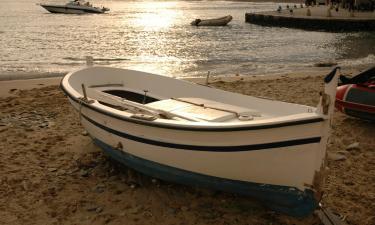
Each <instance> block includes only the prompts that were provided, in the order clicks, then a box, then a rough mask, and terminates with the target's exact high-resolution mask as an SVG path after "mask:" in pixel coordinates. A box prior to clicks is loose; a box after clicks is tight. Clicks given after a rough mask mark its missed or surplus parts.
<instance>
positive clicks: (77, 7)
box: [39, 0, 109, 14]
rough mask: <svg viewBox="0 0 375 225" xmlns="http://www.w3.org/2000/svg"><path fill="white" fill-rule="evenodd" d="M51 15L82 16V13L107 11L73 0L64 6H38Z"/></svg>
mask: <svg viewBox="0 0 375 225" xmlns="http://www.w3.org/2000/svg"><path fill="white" fill-rule="evenodd" d="M39 5H40V6H42V7H43V8H45V9H46V10H47V11H49V12H51V13H64V14H84V13H105V12H107V11H109V8H106V7H101V8H99V7H95V6H93V5H92V4H91V3H90V2H85V1H83V0H74V1H70V2H68V3H66V4H65V5H56V4H39Z"/></svg>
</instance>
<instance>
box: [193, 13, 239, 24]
mask: <svg viewBox="0 0 375 225" xmlns="http://www.w3.org/2000/svg"><path fill="white" fill-rule="evenodd" d="M232 19H233V17H232V16H231V15H228V16H224V17H220V18H215V19H195V20H193V21H192V22H191V23H190V24H191V25H193V26H226V25H227V24H228V23H229V22H230V21H232Z"/></svg>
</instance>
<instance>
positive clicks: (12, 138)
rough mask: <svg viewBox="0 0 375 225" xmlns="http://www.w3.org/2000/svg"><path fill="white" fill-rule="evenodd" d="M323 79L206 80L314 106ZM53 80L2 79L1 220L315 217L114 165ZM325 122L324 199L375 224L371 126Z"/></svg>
mask: <svg viewBox="0 0 375 225" xmlns="http://www.w3.org/2000/svg"><path fill="white" fill-rule="evenodd" d="M327 72H328V70H327ZM322 77H323V76H320V75H316V74H309V75H306V74H284V75H279V76H272V77H260V78H259V77H255V78H254V77H241V76H234V77H231V78H225V79H224V78H215V79H214V78H213V79H211V80H210V86H212V87H214V88H220V89H224V90H228V91H232V92H239V93H242V94H246V95H253V96H260V97H266V98H271V99H276V100H281V101H288V102H294V103H299V104H306V105H311V106H315V105H316V104H317V102H318V98H319V91H320V90H321V89H322V85H323V84H322V80H323V79H322ZM202 80H204V79H192V81H195V82H202ZM59 81H60V78H49V79H35V80H24V81H1V82H0V109H1V110H0V140H1V142H0V149H1V151H0V224H14V225H17V224H46V225H47V224H93V225H96V224H181V225H182V224H217V225H221V224H222V225H224V224H319V220H318V218H317V217H316V216H314V215H311V216H309V217H307V218H304V219H295V218H291V217H288V216H285V215H281V214H278V213H275V212H272V211H270V210H268V209H266V208H264V207H262V206H261V205H260V204H259V203H257V202H254V201H253V200H252V199H250V198H247V197H242V196H236V195H232V194H228V193H222V192H217V191H213V190H206V189H200V188H194V187H187V186H182V185H177V184H172V183H167V182H163V181H160V180H156V179H153V178H151V177H147V176H144V175H141V174H139V173H137V172H135V171H133V170H131V169H127V168H124V167H121V166H119V165H117V164H116V163H114V162H112V161H110V160H109V159H108V158H107V157H106V156H105V155H104V154H103V153H102V152H101V151H100V149H99V148H97V147H96V146H95V145H93V143H92V141H91V139H90V138H89V137H88V136H87V133H86V132H85V131H84V129H83V127H82V126H81V124H80V121H79V116H78V114H77V113H76V112H75V111H74V110H73V108H72V107H71V105H70V103H69V102H68V100H67V98H66V97H65V96H64V95H63V93H62V91H61V90H60V89H59V87H58V84H59ZM332 127H333V131H332V136H331V139H330V143H329V145H328V156H329V161H328V167H329V175H328V178H327V182H326V184H325V186H324V197H323V201H322V203H323V205H324V206H326V207H328V208H330V209H332V211H334V212H337V213H339V215H340V216H341V218H342V219H343V220H344V221H345V222H346V223H347V224H356V225H371V224H375V215H374V212H375V138H374V128H375V124H373V123H369V122H365V121H362V120H359V119H355V118H350V117H348V116H346V115H344V114H342V113H340V112H335V115H334V122H333V125H332Z"/></svg>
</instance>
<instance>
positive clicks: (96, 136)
mask: <svg viewBox="0 0 375 225" xmlns="http://www.w3.org/2000/svg"><path fill="white" fill-rule="evenodd" d="M335 72H336V71H333V72H331V73H330V74H329V76H327V78H326V82H327V84H326V85H325V91H324V93H323V95H322V97H321V101H320V103H319V105H318V107H317V108H315V107H310V106H304V105H298V104H291V103H285V102H280V101H273V100H267V99H261V98H256V97H251V96H245V95H241V94H236V93H231V92H226V91H223V90H217V89H214V88H210V87H206V86H201V85H196V84H192V83H189V82H186V81H181V80H177V79H173V78H169V77H165V76H159V75H154V74H149V73H144V72H139V71H132V70H125V69H117V68H107V67H88V68H86V69H82V70H79V71H76V72H72V73H69V74H67V75H66V76H65V77H64V78H63V80H62V82H61V88H62V90H63V91H64V92H65V94H66V95H67V97H68V98H69V100H70V102H71V104H72V105H73V106H74V108H75V109H76V110H77V111H78V112H79V114H80V118H81V121H82V124H83V126H84V127H85V129H86V130H87V132H88V133H89V134H90V136H91V137H92V138H93V140H94V142H95V143H96V144H97V145H98V146H100V147H101V148H102V149H103V150H104V151H105V152H106V153H107V154H108V155H109V156H111V157H112V158H114V159H115V160H117V161H119V162H121V163H123V164H125V165H127V166H129V167H132V168H134V169H135V170H138V171H140V172H142V173H145V174H147V175H150V176H153V177H156V178H159V179H163V180H167V181H173V182H178V183H182V184H190V185H197V186H203V187H211V188H215V189H218V190H222V191H226V192H234V193H239V194H243V195H248V196H252V197H254V198H256V199H258V200H260V201H261V202H262V203H264V204H266V205H268V206H269V207H271V208H272V209H274V210H277V211H280V212H283V213H287V214H290V215H293V216H306V215H308V214H310V213H311V212H312V211H313V210H314V209H315V207H316V206H317V204H318V202H319V200H320V197H321V192H320V190H321V189H320V188H321V184H322V180H323V179H324V176H323V174H324V173H323V172H324V168H325V158H326V143H327V139H328V135H329V124H330V117H331V114H332V113H333V106H334V100H335V91H336V86H337V85H336V84H337V76H335ZM83 86H84V88H83Z"/></svg>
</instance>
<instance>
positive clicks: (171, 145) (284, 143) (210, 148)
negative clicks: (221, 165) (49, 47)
mask: <svg viewBox="0 0 375 225" xmlns="http://www.w3.org/2000/svg"><path fill="white" fill-rule="evenodd" d="M81 116H82V117H83V118H85V119H86V120H87V121H88V122H90V123H92V124H93V125H95V126H96V127H98V128H101V129H103V130H105V131H107V132H109V133H111V134H114V135H117V136H119V137H122V138H126V139H128V140H132V141H136V142H140V143H144V144H149V145H155V146H160V147H166V148H175V149H181V150H193V151H213V152H241V151H254V150H267V149H272V148H282V147H289V146H296V145H305V144H313V143H319V142H320V140H321V137H309V138H304V139H296V140H285V141H279V142H271V143H262V144H252V145H237V146H197V145H187V144H175V143H169V142H161V141H155V140H151V139H146V138H143V137H138V136H134V135H130V134H127V133H124V132H120V131H117V130H114V129H112V128H109V127H106V126H104V125H102V124H100V123H98V122H96V121H94V120H92V119H90V118H88V117H87V116H85V115H84V114H81Z"/></svg>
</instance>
